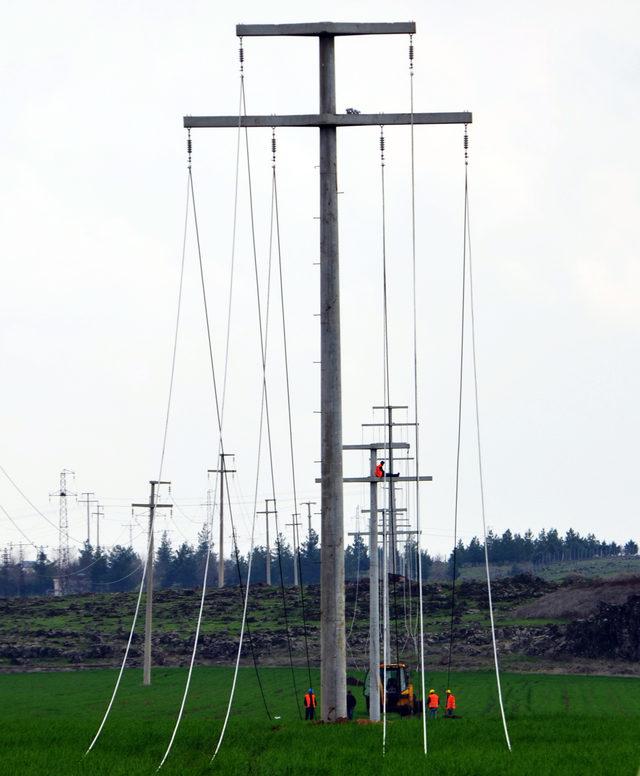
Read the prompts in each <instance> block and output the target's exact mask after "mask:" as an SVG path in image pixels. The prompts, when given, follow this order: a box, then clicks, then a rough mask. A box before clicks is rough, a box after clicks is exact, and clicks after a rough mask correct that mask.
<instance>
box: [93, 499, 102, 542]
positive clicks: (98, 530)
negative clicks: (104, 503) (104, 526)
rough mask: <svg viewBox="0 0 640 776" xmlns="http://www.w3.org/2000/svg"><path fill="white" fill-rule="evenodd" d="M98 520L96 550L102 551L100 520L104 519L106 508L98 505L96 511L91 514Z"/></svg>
mask: <svg viewBox="0 0 640 776" xmlns="http://www.w3.org/2000/svg"><path fill="white" fill-rule="evenodd" d="M91 516H92V517H95V519H96V550H99V549H100V518H101V517H104V508H103V507H101V506H100V505H98V506H97V507H96V511H95V512H92V513H91Z"/></svg>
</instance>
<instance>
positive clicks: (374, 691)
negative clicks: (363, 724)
mask: <svg viewBox="0 0 640 776" xmlns="http://www.w3.org/2000/svg"><path fill="white" fill-rule="evenodd" d="M396 446H397V447H401V448H403V449H406V448H408V447H409V445H408V443H406V442H396ZM342 449H343V450H369V476H368V477H357V478H355V481H358V482H368V483H369V515H370V516H369V719H371V720H373V721H375V722H377V721H379V719H380V570H379V565H378V483H380V482H382V481H383V480H382V479H381V478H378V477H376V476H375V470H376V464H377V460H378V450H380V449H388V447H387V445H386V444H385V443H384V442H372V443H371V444H368V445H343V448H342ZM352 481H354V478H348V479H347V478H346V479H345V482H352Z"/></svg>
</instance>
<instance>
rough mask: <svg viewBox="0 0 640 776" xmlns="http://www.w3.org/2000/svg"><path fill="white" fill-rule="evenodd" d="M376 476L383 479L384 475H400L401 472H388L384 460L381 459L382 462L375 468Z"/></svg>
mask: <svg viewBox="0 0 640 776" xmlns="http://www.w3.org/2000/svg"><path fill="white" fill-rule="evenodd" d="M375 476H376V477H378V479H381V478H382V477H385V476H386V477H399V476H400V474H399V473H398V474H387V473H386V472H385V470H384V461H380V463H379V464H378V465H377V466H376V469H375Z"/></svg>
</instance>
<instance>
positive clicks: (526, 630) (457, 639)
mask: <svg viewBox="0 0 640 776" xmlns="http://www.w3.org/2000/svg"><path fill="white" fill-rule="evenodd" d="M304 592H305V616H306V621H307V628H306V639H305V627H304V624H303V616H302V614H303V612H302V606H301V601H300V595H299V591H298V590H297V589H295V588H288V589H286V591H285V604H286V619H287V622H288V625H289V629H288V630H289V635H290V639H291V650H292V654H293V660H294V662H295V663H296V664H298V665H302V664H304V663H305V662H306V657H305V656H306V652H307V650H308V652H309V656H310V662H311V663H312V664H317V663H318V661H319V602H320V590H319V587H318V586H313V585H310V586H308V587H305V591H304ZM423 592H424V607H425V646H426V653H427V659H428V662H429V664H430V665H431V666H435V667H437V666H442V665H446V664H447V662H448V654H449V641H450V627H451V586H450V584H448V583H429V584H425V585H424V589H423ZM493 593H494V605H495V613H496V626H497V636H498V644H499V651H500V657H501V662H502V664H503V666H504V667H505V668H511V669H514V670H516V669H518V670H553V671H565V672H566V671H577V672H597V673H632V674H635V673H640V671H639V670H638V663H637V661H638V658H639V657H640V646H639V644H638V640H639V636H638V634H640V627H638V626H639V625H640V576H626V577H619V578H603V579H600V580H594V579H585V578H570V579H567V580H564V581H562V582H557V581H549V580H544V579H541V578H539V577H533V576H530V575H519V576H515V577H510V578H502V579H497V580H496V581H495V583H494V586H493ZM199 601H200V596H199V591H195V590H162V591H158V592H157V593H156V598H155V606H154V639H153V646H154V663H155V664H156V665H176V666H180V665H185V664H186V663H187V661H188V659H189V656H190V654H191V649H192V644H193V633H194V626H195V621H196V617H197V610H198V606H199ZM241 605H242V601H241V597H240V591H239V589H238V588H227V589H223V590H217V589H214V590H211V591H208V592H207V595H206V597H205V607H204V617H203V623H202V629H201V634H200V642H199V648H198V663H199V664H204V665H215V664H222V665H224V664H228V663H230V662H231V661H232V660H233V659H234V658H235V655H236V651H237V643H238V633H239V625H240V615H241V611H242V606H241ZM391 607H392V612H391V624H392V652H393V653H394V654H395V652H396V649H397V653H398V656H399V657H400V658H401V659H404V660H406V661H407V662H410V663H413V662H415V660H416V656H417V647H418V640H417V631H418V629H417V608H418V586H417V584H416V583H415V582H414V583H411V582H409V581H407V580H404V579H403V578H398V579H397V580H396V582H395V584H393V583H392V585H391ZM134 609H135V595H134V594H133V593H112V594H104V595H96V594H92V595H81V596H69V597H66V598H51V597H49V598H30V599H16V598H12V599H0V614H1V615H2V617H1V618H0V670H2V671H16V670H37V669H44V668H69V667H87V666H91V667H101V666H102V667H107V666H115V665H118V664H119V662H120V660H121V658H122V654H123V650H124V647H125V645H126V640H127V637H128V633H129V628H130V623H131V617H132V614H133V611H134ZM368 609H369V590H368V580H360V582H359V583H349V584H348V585H347V589H346V612H347V635H348V659H349V663H350V665H351V666H352V667H358V666H362V665H364V664H365V663H366V660H367V650H368ZM249 612H250V613H249V616H248V626H249V631H248V634H247V639H246V640H245V646H244V652H243V659H244V661H245V662H247V661H250V660H251V648H253V653H254V654H255V656H256V659H257V660H258V661H259V662H260V663H261V664H264V665H283V664H285V663H286V662H287V661H288V659H289V658H288V654H289V651H288V650H289V645H288V643H287V636H286V628H285V616H284V610H283V601H282V595H281V591H280V589H279V588H276V587H271V588H268V587H266V586H265V585H262V584H260V585H255V586H254V587H253V588H252V591H251V597H250V609H249ZM453 621H454V628H453V634H454V638H453V650H452V657H453V662H452V667H453V668H454V670H457V669H469V668H484V667H488V666H490V664H491V660H492V652H491V639H490V629H489V618H488V610H487V591H486V586H485V584H484V583H482V582H479V581H474V580H462V581H460V582H458V584H457V585H456V604H455V612H454V618H453ZM142 628H143V618H142V617H141V618H140V620H139V622H138V625H137V628H136V633H135V634H134V639H133V643H132V649H131V653H130V664H131V665H139V664H140V660H141V655H142Z"/></svg>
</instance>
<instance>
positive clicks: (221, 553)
mask: <svg viewBox="0 0 640 776" xmlns="http://www.w3.org/2000/svg"><path fill="white" fill-rule="evenodd" d="M225 458H233V453H220V468H219V469H207V472H208V473H209V474H219V475H220V534H219V542H218V587H219V588H220V587H224V481H225V479H226V478H225V475H226V474H233V473H234V472H235V469H227V467H226V461H225Z"/></svg>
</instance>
